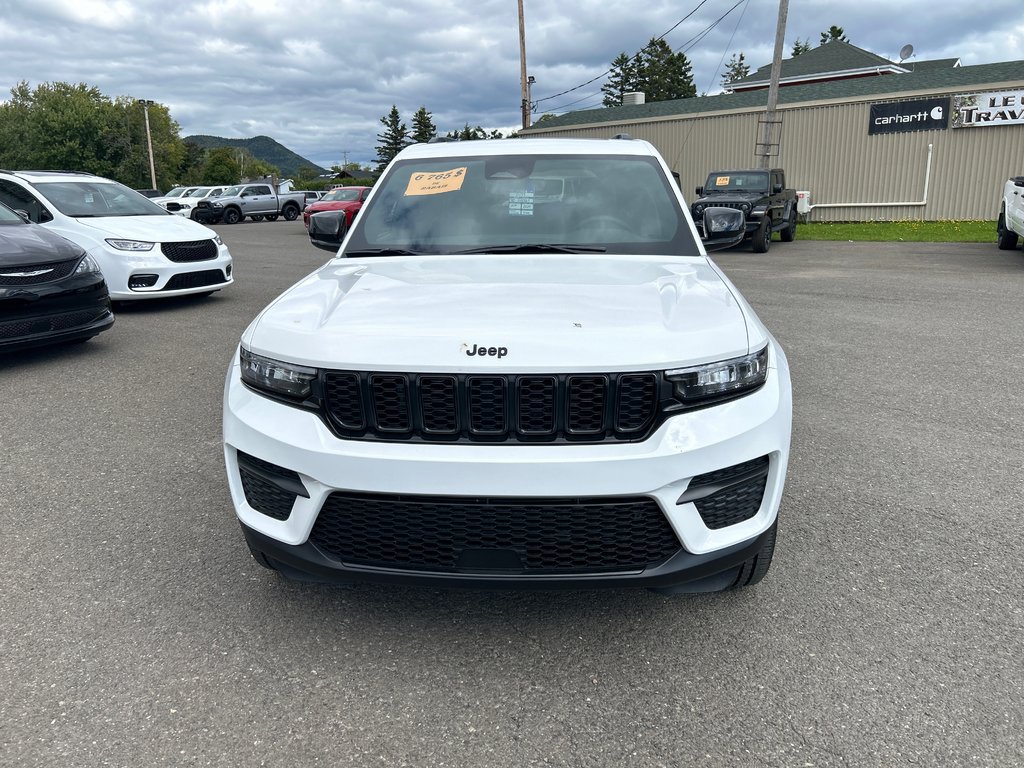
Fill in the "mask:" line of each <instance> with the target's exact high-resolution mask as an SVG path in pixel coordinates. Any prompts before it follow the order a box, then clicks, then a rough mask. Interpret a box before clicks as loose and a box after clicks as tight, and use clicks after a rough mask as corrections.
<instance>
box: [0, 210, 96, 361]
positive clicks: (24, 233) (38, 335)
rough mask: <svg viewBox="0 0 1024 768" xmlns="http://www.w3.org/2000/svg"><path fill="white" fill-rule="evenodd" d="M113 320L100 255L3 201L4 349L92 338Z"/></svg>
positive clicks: (0, 309)
mask: <svg viewBox="0 0 1024 768" xmlns="http://www.w3.org/2000/svg"><path fill="white" fill-rule="evenodd" d="M113 324H114V315H113V314H112V313H111V311H110V297H109V295H108V294H107V284H106V283H105V282H104V281H103V275H102V273H101V272H100V268H99V265H98V264H97V263H96V260H95V259H94V258H92V257H91V256H89V255H88V254H86V252H85V251H84V250H83V249H82V248H80V247H79V246H77V245H75V244H74V243H72V242H70V241H69V240H65V239H64V238H63V237H60V236H59V235H56V234H54V233H53V232H50V231H49V230H47V229H46V228H44V227H41V226H39V225H38V224H33V223H31V222H30V221H29V220H28V217H27V216H24V217H23V216H21V215H19V214H18V213H16V212H15V211H13V210H11V209H10V208H8V207H7V206H6V205H3V204H0V351H4V350H10V349H20V348H23V347H31V346H37V345H40V344H53V343H56V342H67V341H86V340H88V339H90V338H92V337H93V336H95V335H96V334H98V333H101V332H102V331H105V330H107V329H108V328H110V326H111V325H113Z"/></svg>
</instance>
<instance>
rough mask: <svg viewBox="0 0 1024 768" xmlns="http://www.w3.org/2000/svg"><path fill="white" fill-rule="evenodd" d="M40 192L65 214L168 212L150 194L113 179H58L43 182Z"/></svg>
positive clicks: (164, 214)
mask: <svg viewBox="0 0 1024 768" xmlns="http://www.w3.org/2000/svg"><path fill="white" fill-rule="evenodd" d="M38 189H39V191H40V193H41V194H42V195H44V196H45V197H46V199H47V200H49V201H50V202H51V203H52V204H53V206H54V207H55V208H56V209H57V210H58V211H60V212H61V213H63V214H64V215H65V216H72V217H74V218H98V217H104V216H166V215H167V211H166V210H164V209H163V208H161V207H160V206H159V205H157V204H156V203H154V202H153V201H152V200H150V199H149V198H148V197H143V196H142V195H140V194H139V193H138V192H135V191H134V190H131V189H128V187H126V186H124V185H122V184H118V183H117V182H111V181H55V182H48V183H45V184H40V185H39V187H38Z"/></svg>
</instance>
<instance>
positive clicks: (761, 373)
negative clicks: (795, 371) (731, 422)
mask: <svg viewBox="0 0 1024 768" xmlns="http://www.w3.org/2000/svg"><path fill="white" fill-rule="evenodd" d="M665 378H667V379H668V380H669V381H671V382H672V386H673V389H674V391H675V394H676V397H678V398H679V399H680V400H681V401H682V402H683V404H684V405H706V404H709V403H712V402H718V401H720V400H729V399H732V398H733V397H737V396H739V395H742V394H746V393H747V392H751V391H753V390H755V389H757V388H758V387H760V386H761V385H762V384H764V382H765V379H767V378H768V347H767V346H765V348H764V349H762V350H761V351H759V352H755V353H754V354H752V355H744V356H743V357H734V358H733V359H732V360H723V361H722V362H720V363H708V364H707V365H696V366H693V367H692V368H676V369H675V370H671V371H665Z"/></svg>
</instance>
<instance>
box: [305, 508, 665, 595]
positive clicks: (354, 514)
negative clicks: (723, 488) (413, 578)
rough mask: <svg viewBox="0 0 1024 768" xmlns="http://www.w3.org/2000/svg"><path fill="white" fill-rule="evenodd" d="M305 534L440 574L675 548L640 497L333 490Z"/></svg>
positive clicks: (660, 557)
mask: <svg viewBox="0 0 1024 768" xmlns="http://www.w3.org/2000/svg"><path fill="white" fill-rule="evenodd" d="M309 538H310V541H311V542H312V543H313V544H314V545H316V547H317V548H318V549H320V551H322V552H323V553H324V554H326V555H327V556H329V557H332V558H334V559H337V560H340V561H342V562H344V563H346V564H348V565H361V566H368V567H376V568H394V569H399V570H412V571H429V572H444V573H466V572H476V573H479V572H491V573H517V574H535V575H544V574H560V573H596V572H609V571H640V570H643V569H645V568H650V567H653V566H656V565H658V564H660V563H663V562H664V561H665V560H667V559H668V558H670V557H671V556H672V555H674V554H675V553H676V552H678V551H679V549H680V544H679V540H678V539H677V538H676V535H675V533H673V531H672V528H671V526H669V524H668V521H667V520H666V519H665V516H664V514H662V512H661V509H660V508H659V507H658V504H657V503H656V502H655V501H654V500H653V499H648V498H615V499H593V498H592V499H575V498H574V499H479V498H459V497H455V498H446V497H433V496H391V495H377V494H360V493H350V492H342V491H335V492H334V493H332V494H331V495H330V496H328V497H327V500H326V501H325V502H324V506H323V508H322V509H321V510H320V515H319V516H318V517H317V521H316V524H315V525H314V526H313V530H312V532H311V533H310V537H309Z"/></svg>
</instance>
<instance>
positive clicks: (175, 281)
mask: <svg viewBox="0 0 1024 768" xmlns="http://www.w3.org/2000/svg"><path fill="white" fill-rule="evenodd" d="M226 282H227V278H226V277H224V273H223V272H221V271H220V270H219V269H206V270H203V271H202V272H185V273H183V274H180V275H172V276H171V279H170V280H168V281H167V285H165V286H164V287H163V290H165V291H180V290H183V289H185V288H205V287H206V286H208V285H220V284H221V283H226Z"/></svg>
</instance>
